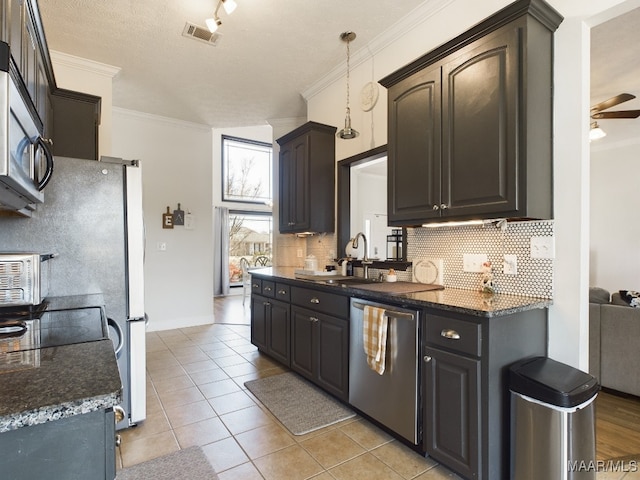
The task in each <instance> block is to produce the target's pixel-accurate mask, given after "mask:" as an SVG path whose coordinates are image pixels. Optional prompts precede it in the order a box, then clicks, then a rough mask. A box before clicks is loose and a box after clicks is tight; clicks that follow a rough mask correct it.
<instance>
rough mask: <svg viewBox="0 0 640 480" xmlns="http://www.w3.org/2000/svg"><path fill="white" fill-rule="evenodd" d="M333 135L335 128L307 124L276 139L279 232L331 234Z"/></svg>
mask: <svg viewBox="0 0 640 480" xmlns="http://www.w3.org/2000/svg"><path fill="white" fill-rule="evenodd" d="M335 133H336V128H335V127H332V126H329V125H323V124H320V123H316V122H307V123H305V124H304V125H302V126H300V127H298V128H297V129H295V130H293V131H292V132H289V133H288V134H286V135H284V136H283V137H281V138H279V139H277V140H276V141H277V142H278V144H279V145H280V163H279V172H280V173H279V179H280V190H279V200H280V202H279V205H280V207H279V227H280V233H304V232H333V231H334V229H335V225H334V223H335V167H336V165H335Z"/></svg>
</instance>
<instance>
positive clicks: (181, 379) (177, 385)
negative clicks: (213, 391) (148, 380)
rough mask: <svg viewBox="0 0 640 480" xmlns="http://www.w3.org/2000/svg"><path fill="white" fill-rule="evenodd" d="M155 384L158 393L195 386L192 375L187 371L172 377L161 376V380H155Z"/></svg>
mask: <svg viewBox="0 0 640 480" xmlns="http://www.w3.org/2000/svg"><path fill="white" fill-rule="evenodd" d="M153 386H154V387H155V389H156V391H157V392H158V395H161V394H163V393H167V392H173V391H175V390H182V389H183V388H189V387H193V386H195V385H194V383H193V380H191V377H189V375H187V374H186V373H185V374H184V375H179V376H176V377H171V378H161V379H160V380H156V381H154V382H153Z"/></svg>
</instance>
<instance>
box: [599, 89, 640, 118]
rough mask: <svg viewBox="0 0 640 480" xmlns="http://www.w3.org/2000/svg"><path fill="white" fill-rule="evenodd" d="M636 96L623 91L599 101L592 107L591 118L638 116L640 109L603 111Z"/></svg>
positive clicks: (639, 115)
mask: <svg viewBox="0 0 640 480" xmlns="http://www.w3.org/2000/svg"><path fill="white" fill-rule="evenodd" d="M634 98H636V96H635V95H631V94H630V93H621V94H620V95H616V96H615V97H611V98H610V99H609V100H605V101H604V102H600V103H597V104H596V105H594V106H592V107H591V118H593V119H594V120H605V119H607V120H608V119H612V118H638V117H640V110H618V111H615V112H603V110H607V109H609V108H611V107H615V106H616V105H620V104H621V103H624V102H628V101H629V100H633V99H634Z"/></svg>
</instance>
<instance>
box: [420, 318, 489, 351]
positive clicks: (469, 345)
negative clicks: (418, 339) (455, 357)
mask: <svg viewBox="0 0 640 480" xmlns="http://www.w3.org/2000/svg"><path fill="white" fill-rule="evenodd" d="M425 331H426V342H427V344H429V345H436V346H440V347H444V348H446V349H447V350H453V351H456V352H460V353H466V354H468V355H474V356H476V357H479V356H480V353H481V347H482V345H481V343H482V335H481V333H480V324H477V323H473V322H465V321H463V320H458V319H455V318H447V317H440V316H437V315H427V316H426V317H425Z"/></svg>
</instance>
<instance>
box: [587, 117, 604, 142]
mask: <svg viewBox="0 0 640 480" xmlns="http://www.w3.org/2000/svg"><path fill="white" fill-rule="evenodd" d="M606 136H607V134H606V133H605V131H604V130H602V129H601V128H600V125H598V122H592V123H591V130H589V141H590V142H591V141H592V140H600V139H601V138H604V137H606Z"/></svg>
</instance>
